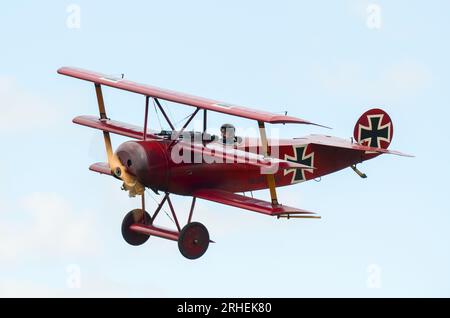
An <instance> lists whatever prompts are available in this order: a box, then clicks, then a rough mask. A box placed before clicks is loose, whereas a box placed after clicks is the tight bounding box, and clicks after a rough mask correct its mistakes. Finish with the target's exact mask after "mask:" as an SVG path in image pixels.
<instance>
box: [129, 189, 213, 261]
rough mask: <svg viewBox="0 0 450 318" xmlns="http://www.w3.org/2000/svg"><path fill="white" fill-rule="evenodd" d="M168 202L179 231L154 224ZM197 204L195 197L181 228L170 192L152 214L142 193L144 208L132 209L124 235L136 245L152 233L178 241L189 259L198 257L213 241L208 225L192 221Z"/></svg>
mask: <svg viewBox="0 0 450 318" xmlns="http://www.w3.org/2000/svg"><path fill="white" fill-rule="evenodd" d="M166 201H167V202H168V204H169V208H170V211H171V212H172V216H173V220H174V222H175V224H176V226H177V231H172V230H167V229H163V228H159V227H157V226H154V225H153V223H154V221H155V219H156V217H157V216H158V214H159V212H160V211H161V209H162V207H163V205H164V203H165V202H166ZM194 206H195V197H194V198H193V200H192V205H191V210H190V212H189V216H188V221H187V224H186V225H185V226H184V227H183V228H181V227H180V224H179V222H178V218H177V215H176V213H175V209H174V208H173V205H172V202H171V200H170V198H169V193H166V194H165V196H164V198H163V199H162V200H161V202H160V203H159V205H158V207H157V209H156V210H155V212H154V213H153V216H150V214H149V213H147V212H145V213H143V211H145V199H144V195H142V209H135V210H133V211H130V212H129V213H128V214H127V215H126V216H125V218H124V219H123V222H122V236H123V238H124V239H125V241H126V242H127V243H128V244H130V245H134V246H138V245H142V244H144V243H145V242H146V241H147V240H148V239H149V237H150V236H151V235H153V236H157V237H161V238H165V239H168V240H172V241H176V242H178V249H179V250H180V253H181V254H182V255H183V256H184V257H186V258H187V259H197V258H199V257H201V256H202V255H203V254H205V252H206V250H207V249H208V247H209V243H210V242H211V241H210V239H209V233H208V230H207V229H206V227H205V226H204V225H203V224H201V223H199V222H191V220H192V215H193V211H194Z"/></svg>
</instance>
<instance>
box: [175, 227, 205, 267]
mask: <svg viewBox="0 0 450 318" xmlns="http://www.w3.org/2000/svg"><path fill="white" fill-rule="evenodd" d="M208 246H209V233H208V230H207V229H206V227H205V226H204V225H203V224H201V223H199V222H192V223H188V224H186V225H185V227H183V229H182V230H181V232H180V236H179V237H178V249H179V250H180V253H181V254H182V255H183V256H184V257H186V258H188V259H197V258H199V257H201V256H202V255H203V254H205V252H206V250H207V249H208Z"/></svg>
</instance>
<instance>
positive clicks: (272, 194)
mask: <svg viewBox="0 0 450 318" xmlns="http://www.w3.org/2000/svg"><path fill="white" fill-rule="evenodd" d="M258 127H259V134H260V136H261V144H262V150H263V155H264V157H268V156H269V143H268V141H267V135H266V127H265V124H264V122H263V121H258ZM267 184H268V185H269V190H270V198H271V201H272V205H278V198H277V191H276V189H275V176H274V175H273V173H270V174H268V175H267Z"/></svg>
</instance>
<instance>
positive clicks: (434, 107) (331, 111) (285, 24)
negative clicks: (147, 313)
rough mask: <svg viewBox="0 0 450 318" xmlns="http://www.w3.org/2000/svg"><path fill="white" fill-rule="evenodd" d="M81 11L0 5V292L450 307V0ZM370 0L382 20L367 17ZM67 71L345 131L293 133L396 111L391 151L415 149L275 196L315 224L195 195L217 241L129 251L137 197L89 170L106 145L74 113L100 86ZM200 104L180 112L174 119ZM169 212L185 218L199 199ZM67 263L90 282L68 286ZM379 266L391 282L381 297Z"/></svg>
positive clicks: (112, 102)
mask: <svg viewBox="0 0 450 318" xmlns="http://www.w3.org/2000/svg"><path fill="white" fill-rule="evenodd" d="M71 3H72V2H68V1H60V2H59V3H56V2H55V1H40V2H39V3H38V2H32V1H22V2H20V4H19V3H3V4H2V5H1V10H0V32H1V37H0V38H1V55H0V57H1V58H0V84H1V85H0V110H1V112H0V136H1V142H2V151H1V156H0V166H1V167H2V174H1V175H2V182H0V191H1V192H0V211H1V215H0V296H14V295H17V296H62V297H67V296H162V297H171V296H176V297H198V296H206V297H209V296H224V297H239V296H245V297H281V296H285V297H295V296H326V297H327V296H344V297H345V296H362V297H381V296H387V297H390V296H406V297H408V296H447V297H448V296H450V274H449V268H450V250H449V246H448V245H449V242H450V233H449V231H448V227H449V224H450V215H449V213H450V209H449V204H448V200H447V199H448V190H447V189H448V187H447V182H446V181H447V180H448V179H449V177H450V173H449V168H448V157H449V155H450V153H449V150H448V149H449V148H448V138H447V136H448V132H447V126H448V116H449V115H450V111H449V107H448V106H449V104H450V103H449V102H450V90H449V89H448V87H449V86H448V84H449V72H450V62H449V60H448V57H449V56H450V45H449V43H448V38H449V36H450V34H449V33H450V22H449V20H448V12H449V11H450V3H449V2H448V1H444V0H442V1H437V0H436V1H427V2H425V1H406V0H405V1H400V0H399V1H382V0H379V1H373V2H369V1H364V0H361V1H357V0H347V1H333V2H331V1H325V0H323V1H310V2H306V1H277V2H274V1H272V2H269V1H246V2H245V3H243V1H221V2H219V1H188V2H187V1H164V2H162V1H160V2H156V1H127V2H126V3H125V2H124V3H122V4H112V3H111V1H96V2H95V3H93V1H76V2H75V3H76V4H77V5H79V7H80V8H81V25H80V26H81V28H80V29H69V28H68V27H67V26H66V19H67V17H68V15H69V14H68V13H67V12H66V8H67V6H68V5H70V4H71ZM370 3H376V4H378V5H379V6H380V8H381V17H382V25H381V29H369V28H368V27H367V25H366V20H367V12H366V9H367V6H368V5H369V4H370ZM63 65H71V66H79V67H83V68H88V69H93V70H97V71H101V72H104V73H112V74H119V73H125V74H126V76H127V77H128V78H129V79H132V80H136V81H141V82H146V83H149V84H153V85H157V86H161V87H167V88H171V89H174V90H180V91H184V92H188V93H193V94H196V95H202V96H205V97H211V98H216V99H219V100H225V101H229V102H234V103H237V104H244V105H248V106H253V107H257V108H258V109H264V110H267V111H272V112H280V111H284V110H288V111H289V114H291V115H293V116H298V117H302V118H305V119H308V120H311V121H315V122H318V123H322V124H325V125H328V126H332V127H333V128H334V129H333V130H332V131H327V130H322V129H320V128H314V127H305V126H284V127H283V129H282V130H281V134H282V136H286V137H293V136H302V135H304V134H308V133H326V134H333V135H336V136H340V137H350V136H351V135H352V132H353V126H354V124H355V122H356V120H357V118H358V117H359V116H360V114H362V113H363V112H364V111H365V110H367V109H369V108H372V107H382V108H384V109H385V110H386V111H387V112H388V113H389V114H390V115H391V117H392V120H393V122H394V127H395V133H394V140H393V142H392V145H391V147H392V148H393V149H396V150H400V151H404V152H408V153H412V154H414V155H416V158H413V159H410V158H402V157H394V156H383V157H380V158H377V159H375V160H373V161H370V162H366V163H364V164H363V165H361V169H362V170H363V171H364V172H366V173H367V174H368V176H369V178H368V179H366V180H362V179H360V178H358V177H357V176H356V175H355V174H354V173H353V172H352V171H351V170H350V169H347V170H344V171H341V172H339V173H336V174H333V175H330V176H327V177H324V178H322V181H321V182H320V183H316V182H314V181H312V182H309V183H305V184H300V185H295V186H292V187H289V188H284V189H280V191H279V196H280V198H281V201H282V202H283V203H286V204H289V205H292V206H296V207H299V208H305V209H309V210H313V211H317V212H318V213H319V214H320V215H321V216H322V217H323V218H322V219H321V220H300V221H299V220H290V221H286V220H276V219H272V218H268V217H265V216H262V215H257V214H254V213H251V212H246V211H243V210H239V209H234V208H230V207H226V206H222V205H218V204H213V203H208V202H205V201H200V202H199V204H198V208H197V210H196V215H195V219H196V220H198V221H201V222H203V223H204V224H205V225H206V226H207V227H208V229H209V231H210V234H211V237H212V238H213V239H214V240H215V241H217V243H216V244H214V245H212V246H210V249H209V250H208V252H207V253H206V254H205V255H204V257H202V258H201V259H199V260H197V261H194V262H192V261H188V260H186V259H184V258H183V257H182V256H181V255H180V254H179V252H178V249H177V246H176V244H174V243H173V242H169V241H164V240H161V239H157V238H151V239H150V240H149V241H148V243H146V244H145V245H143V246H142V247H139V248H134V247H130V246H128V245H126V243H125V242H124V241H123V239H122V237H121V234H120V224H121V222H122V218H123V216H124V215H125V213H126V212H127V211H129V210H131V209H133V208H135V207H137V206H139V201H138V200H137V199H129V198H128V197H127V195H126V193H125V192H123V191H121V190H120V183H118V182H117V181H115V180H112V179H109V178H108V177H105V176H100V175H96V174H93V173H91V172H89V171H88V170H87V168H88V166H89V165H90V164H91V163H93V162H96V161H102V160H104V158H105V155H104V153H103V148H101V147H103V146H102V143H101V134H99V132H97V131H92V130H89V129H88V128H84V127H80V126H75V125H74V124H72V123H71V119H72V118H73V117H75V116H76V115H80V114H96V104H95V95H94V91H93V88H92V85H88V84H87V83H85V82H80V81H76V80H75V79H70V78H66V77H62V76H59V75H57V74H56V70H57V68H58V67H60V66H63ZM105 98H106V102H107V105H108V110H109V115H110V117H111V118H113V119H118V120H125V121H131V122H133V123H141V122H142V113H143V108H142V104H143V101H144V99H143V97H142V96H136V95H133V94H130V93H125V92H117V91H113V90H112V89H106V90H105ZM189 111H190V109H188V108H185V107H180V108H178V107H175V106H172V105H171V106H170V113H171V115H172V116H173V118H175V119H176V120H175V121H177V120H179V119H181V118H183V117H184V116H185V115H186V114H188V113H189ZM210 119H211V125H212V126H217V125H219V124H220V123H221V122H223V121H233V122H234V123H236V124H237V125H238V126H239V127H242V128H246V127H248V125H254V123H252V122H249V121H243V120H238V119H233V118H231V117H225V116H220V115H213V116H211V118H210ZM150 121H151V124H152V126H153V127H154V128H159V124H158V121H157V119H156V118H155V117H154V115H153V113H152V115H151V119H150ZM123 140H124V139H123V138H115V139H114V143H115V145H117V144H118V143H119V142H120V141H123ZM258 195H259V196H260V197H266V198H267V197H268V195H267V193H265V192H262V193H259V194H258ZM174 201H175V203H176V205H177V207H178V209H179V210H180V214H183V212H184V213H187V210H188V207H189V204H190V201H189V199H188V198H183V197H177V198H174ZM151 202H152V201H151V199H149V200H148V204H149V205H151ZM162 221H163V224H165V225H170V221H169V220H168V218H167V217H165V216H164V215H163V218H162ZM70 264H75V265H76V267H75V268H78V269H79V270H80V273H81V276H80V277H81V288H75V289H74V288H69V287H68V285H67V280H70V278H71V277H73V276H70V274H68V272H67V271H68V270H69V271H70V266H69V265H70ZM371 268H376V269H378V270H380V275H379V276H378V278H379V280H378V282H379V283H380V284H379V287H380V288H368V281H369V282H371V281H373V278H374V276H371V275H370V273H368V270H369V272H370V269H371ZM369 285H370V284H369Z"/></svg>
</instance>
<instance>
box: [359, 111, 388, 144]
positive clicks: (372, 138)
mask: <svg viewBox="0 0 450 318" xmlns="http://www.w3.org/2000/svg"><path fill="white" fill-rule="evenodd" d="M368 119H369V127H366V126H363V125H361V124H360V125H359V139H360V142H362V141H366V140H367V141H369V146H370V147H375V148H380V147H381V145H380V140H385V141H386V142H390V136H391V123H387V124H386V125H383V126H381V120H382V119H383V115H379V116H378V115H377V116H368Z"/></svg>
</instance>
